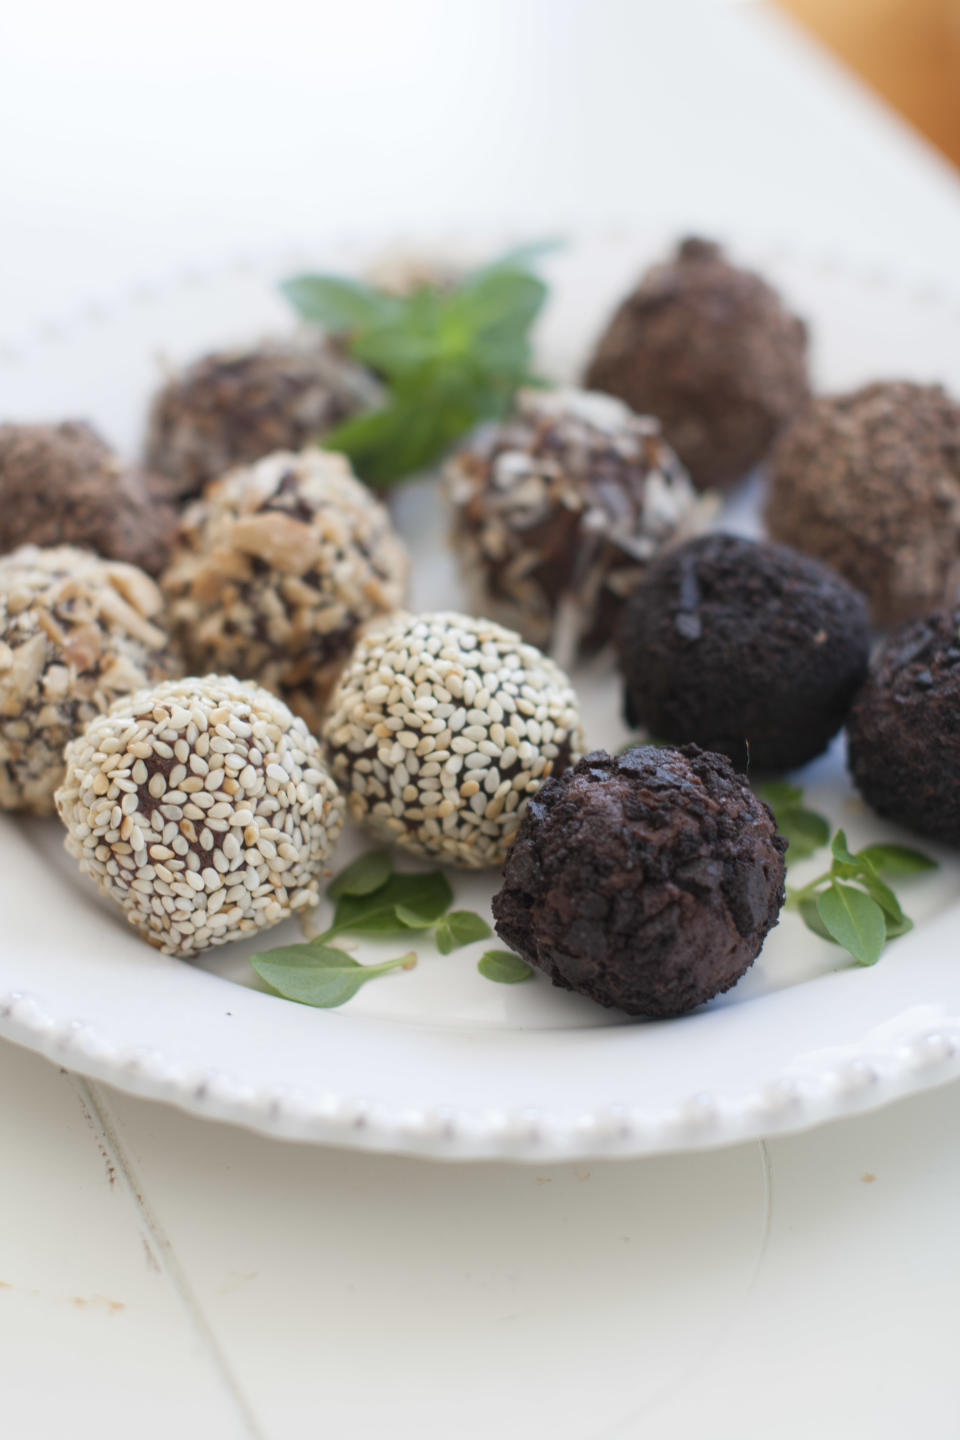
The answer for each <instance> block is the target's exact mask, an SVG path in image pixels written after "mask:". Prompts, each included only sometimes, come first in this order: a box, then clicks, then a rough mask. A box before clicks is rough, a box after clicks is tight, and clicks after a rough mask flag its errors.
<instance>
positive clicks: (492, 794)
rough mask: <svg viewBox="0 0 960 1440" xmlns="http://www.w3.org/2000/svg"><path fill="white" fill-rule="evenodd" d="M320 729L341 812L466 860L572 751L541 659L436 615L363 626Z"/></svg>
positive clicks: (551, 676)
mask: <svg viewBox="0 0 960 1440" xmlns="http://www.w3.org/2000/svg"><path fill="white" fill-rule="evenodd" d="M323 738H324V741H325V743H326V747H327V755H328V757H329V762H330V769H331V771H332V773H333V776H334V778H335V779H336V780H337V781H338V783H339V784H340V785H341V786H342V788H343V790H344V791H345V793H346V797H347V805H348V807H349V810H350V813H351V815H353V817H354V819H356V820H359V821H361V822H362V823H363V824H364V825H366V826H368V827H369V828H370V829H372V830H373V831H374V832H376V834H378V835H379V836H381V837H382V838H383V839H384V840H386V841H388V842H390V843H392V844H395V845H398V846H399V847H400V848H401V849H403V850H409V851H410V852H411V853H413V854H415V855H426V856H431V857H435V858H437V859H440V860H443V861H446V862H447V863H449V864H451V865H461V866H463V867H465V868H468V869H479V868H482V867H483V866H488V865H498V864H499V863H500V862H501V860H502V859H503V856H504V854H505V853H506V850H507V847H508V846H509V844H510V842H511V840H512V839H513V835H514V832H515V831H516V828H517V824H518V823H519V817H520V814H521V811H522V808H523V805H524V803H525V801H526V800H527V799H528V798H529V796H530V795H532V794H534V793H535V792H536V791H537V790H538V789H539V788H540V786H541V785H542V784H543V782H544V780H545V779H546V778H547V776H549V775H551V774H553V773H559V772H560V771H561V770H563V768H564V767H565V766H566V765H567V764H568V763H569V761H570V760H571V759H572V758H573V757H575V756H576V755H577V754H579V753H580V751H581V750H582V748H583V734H582V731H581V728H580V715H579V711H578V708H577V697H576V695H575V694H574V692H573V688H572V686H571V685H570V682H569V680H568V679H567V677H566V675H564V673H563V671H562V670H560V669H559V668H558V666H556V665H555V664H554V663H553V661H552V660H548V659H546V658H545V657H544V656H543V655H541V653H540V651H539V650H536V649H534V647H533V646H532V645H526V644H524V642H523V641H522V640H521V638H520V636H519V635H517V634H515V633H514V632H513V631H510V630H504V629H503V628H502V626H500V625H496V624H494V623H493V622H492V621H490V620H477V619H472V618H470V617H469V616H466V615H456V614H451V613H446V612H445V613H440V614H428V615H405V614H400V615H395V616H392V617H390V618H389V619H388V620H385V621H380V622H378V623H377V624H376V625H374V626H371V627H370V629H369V631H368V633H367V634H365V635H364V636H363V638H362V639H361V641H360V643H359V644H358V646H357V649H356V652H355V654H354V656H353V658H352V660H351V661H350V664H349V665H348V667H347V669H346V670H345V671H344V674H343V676H342V678H341V680H340V684H339V686H338V688H337V690H336V692H335V694H334V696H333V699H332V701H331V707H330V714H329V717H328V719H327V721H326V724H325V726H324V730H323Z"/></svg>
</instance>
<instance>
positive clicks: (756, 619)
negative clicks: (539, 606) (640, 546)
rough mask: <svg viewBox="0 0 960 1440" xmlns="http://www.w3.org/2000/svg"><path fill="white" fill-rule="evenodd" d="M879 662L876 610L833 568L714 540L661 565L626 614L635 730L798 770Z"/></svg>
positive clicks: (623, 663) (767, 548) (781, 549)
mask: <svg viewBox="0 0 960 1440" xmlns="http://www.w3.org/2000/svg"><path fill="white" fill-rule="evenodd" d="M869 654H870V621H869V615H868V611H867V602H866V601H865V599H864V598H863V596H862V595H861V594H860V593H859V592H858V591H856V590H854V589H853V587H852V586H851V585H848V584H847V582H846V581H845V580H844V579H842V578H841V576H839V575H838V574H837V573H836V572H835V571H834V570H831V569H830V568H829V566H827V565H822V564H821V563H820V562H819V561H818V560H813V559H811V558H810V557H809V556H807V555H799V554H798V553H797V552H796V551H795V550H789V549H788V548H787V547H786V546H785V545H770V544H762V543H757V542H756V541H754V540H743V539H740V538H739V537H737V536H734V535H706V536H704V537H703V538H702V539H699V540H693V541H691V542H690V543H689V544H687V545H681V546H679V547H678V548H677V549H676V550H673V551H671V552H670V554H668V555H664V556H662V557H661V558H660V559H659V560H658V561H656V562H655V564H654V565H652V566H651V567H650V570H649V571H648V572H647V577H646V579H645V580H644V582H643V584H642V585H641V586H640V588H639V589H638V590H637V592H636V594H635V595H634V596H632V598H631V599H630V601H629V603H628V605H627V608H626V611H625V612H624V618H623V622H622V625H621V628H620V669H621V672H622V674H623V678H624V685H625V694H626V703H625V712H626V717H627V723H628V724H630V725H642V726H643V727H644V728H645V729H646V730H648V731H649V733H650V734H651V735H655V736H656V737H657V738H658V739H660V740H668V741H670V742H671V744H683V743H685V742H687V741H693V742H695V743H696V744H697V745H700V746H702V747H703V749H705V750H718V751H720V752H721V753H722V754H724V755H727V756H729V757H730V759H731V760H733V762H734V764H735V765H737V766H738V767H739V768H740V769H746V768H748V766H749V767H750V768H752V769H754V770H761V771H768V772H769V771H779V770H792V769H793V768H794V767H795V766H798V765H805V764H806V762H807V761H808V760H812V759H813V757H814V756H815V755H819V754H820V753H821V751H823V750H825V749H826V747H827V745H828V744H829V742H830V740H831V739H832V737H833V736H834V735H835V734H836V733H837V731H838V730H839V729H840V727H841V726H842V724H843V722H844V719H845V718H846V714H847V711H848V710H849V708H850V705H851V703H852V701H853V697H854V694H855V693H856V690H857V687H858V686H859V685H860V683H861V681H862V680H863V678H864V676H865V675H866V673H867V661H868V659H869Z"/></svg>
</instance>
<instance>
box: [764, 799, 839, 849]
mask: <svg viewBox="0 0 960 1440" xmlns="http://www.w3.org/2000/svg"><path fill="white" fill-rule="evenodd" d="M774 813H775V815H776V821H777V829H778V830H779V831H780V834H781V835H782V836H783V837H784V839H785V840H787V841H788V842H789V846H790V848H789V852H788V854H789V858H790V859H791V860H805V859H807V857H808V856H810V855H813V854H815V853H816V852H817V851H818V850H820V849H822V847H823V846H824V845H826V843H827V841H828V840H829V839H830V824H829V822H828V821H827V820H826V819H825V818H824V816H823V815H818V814H817V812H816V811H815V810H803V809H799V808H798V809H795V810H785V811H783V812H782V813H780V814H777V813H776V811H775V812H774Z"/></svg>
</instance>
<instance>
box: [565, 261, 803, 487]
mask: <svg viewBox="0 0 960 1440" xmlns="http://www.w3.org/2000/svg"><path fill="white" fill-rule="evenodd" d="M806 358H807V332H806V326H805V325H804V324H803V322H802V321H801V320H798V319H797V318H796V316H794V315H791V314H790V312H789V310H787V309H786V307H785V306H784V304H783V301H782V300H781V299H780V296H779V295H778V294H777V292H776V291H775V290H774V289H772V287H771V286H770V285H768V284H767V282H766V281H765V280H762V279H761V278H760V276H759V275H755V274H754V273H753V272H752V271H750V270H741V269H739V268H737V267H736V266H734V265H731V264H730V263H729V262H728V261H727V260H726V259H725V258H724V255H723V252H722V251H721V250H720V248H719V246H717V245H714V244H712V243H711V242H709V241H706V240H695V239H691V240H685V241H684V242H683V243H682V244H681V245H680V246H679V248H678V250H677V253H676V255H675V256H674V257H673V259H671V260H668V261H667V262H666V263H664V264H660V265H655V266H654V267H653V269H652V270H648V271H647V273H646V274H645V275H644V276H643V278H642V279H641V281H640V283H639V285H638V286H637V288H636V289H635V290H634V291H633V292H632V294H630V295H628V296H627V298H626V299H625V300H624V301H623V303H622V304H621V306H620V308H619V309H618V310H617V311H616V313H615V315H614V316H613V319H612V320H611V321H610V324H609V325H608V327H607V329H606V330H605V331H604V333H603V335H602V336H601V338H600V341H599V344H598V345H597V348H596V351H595V352H594V355H593V359H592V360H591V361H590V364H589V366H588V367H587V373H586V383H587V385H589V386H590V388H591V389H592V390H606V391H608V392H609V393H610V394H611V395H619V396H621V398H622V399H624V400H625V401H626V402H627V404H628V405H631V406H632V407H633V409H634V410H637V411H639V412H640V413H642V414H647V415H656V416H657V418H658V420H659V421H660V423H661V425H662V426H663V432H664V435H665V436H666V438H667V440H668V441H669V443H670V444H671V445H672V446H673V448H674V450H676V452H677V454H678V455H679V456H680V459H681V460H682V461H683V463H684V465H686V467H687V469H688V470H689V472H690V476H691V478H692V480H693V482H694V484H695V485H698V486H699V487H700V488H701V489H707V488H709V487H711V486H716V487H719V488H726V487H728V486H730V485H733V484H735V483H736V482H737V481H738V480H740V479H742V478H743V476H745V475H746V474H747V473H748V472H749V471H750V470H752V469H753V467H754V466H755V465H757V464H759V462H760V461H761V460H762V459H763V458H764V456H765V455H766V454H767V452H768V450H769V449H770V446H771V444H772V443H773V440H774V438H775V437H776V435H777V433H778V432H779V430H780V429H781V428H782V427H783V425H784V424H785V423H786V422H787V421H788V420H789V419H791V418H792V416H793V415H794V414H795V413H796V411H797V410H798V409H799V408H800V406H801V405H802V404H803V402H804V401H805V399H806V397H807V389H808V386H807V364H806Z"/></svg>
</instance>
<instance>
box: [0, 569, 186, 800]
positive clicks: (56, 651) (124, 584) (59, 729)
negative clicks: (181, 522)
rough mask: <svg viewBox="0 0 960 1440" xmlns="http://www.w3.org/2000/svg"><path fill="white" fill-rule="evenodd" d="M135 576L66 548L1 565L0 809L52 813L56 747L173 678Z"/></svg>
mask: <svg viewBox="0 0 960 1440" xmlns="http://www.w3.org/2000/svg"><path fill="white" fill-rule="evenodd" d="M162 608H163V599H162V596H161V594H160V591H159V590H158V589H157V587H156V585H155V584H154V583H153V581H152V580H151V579H150V577H149V576H148V575H145V574H144V572H143V571H142V570H137V569H136V568H135V567H134V566H133V565H123V564H121V563H120V562H119V561H110V560H101V559H99V558H98V557H97V556H96V555H91V554H90V552H89V551H86V550H77V549H74V548H73V547H72V546H69V545H58V546H54V547H52V548H50V549H40V548H39V547H38V546H35V545H24V546H22V547H21V548H20V549H19V550H15V551H14V552H13V554H12V555H7V556H5V557H3V559H0V809H2V810H27V811H32V812H33V813H34V814H37V815H47V814H50V813H52V811H53V792H54V790H55V789H56V787H57V785H58V784H59V783H60V780H61V778H62V776H63V747H64V746H65V745H66V743H67V741H68V740H72V739H73V737H74V736H75V735H78V734H79V733H80V731H81V730H83V728H84V726H85V725H87V724H88V722H89V721H90V720H92V719H93V718H94V717H95V716H96V715H98V714H99V713H100V712H101V711H103V710H106V709H107V707H108V706H109V705H110V704H112V702H113V701H114V700H115V699H116V698H117V697H118V696H119V695H124V694H126V693H127V692H129V691H131V690H136V689H138V688H139V687H140V686H142V685H146V684H149V683H150V682H151V681H153V680H162V679H164V678H165V677H167V676H168V675H175V674H177V673H179V665H178V661H177V657H176V656H175V654H174V653H173V651H172V650H171V648H170V645H169V642H168V639H167V636H166V633H165V632H164V630H163V629H161V627H160V625H159V624H158V617H159V615H160V612H161V610H162Z"/></svg>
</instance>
